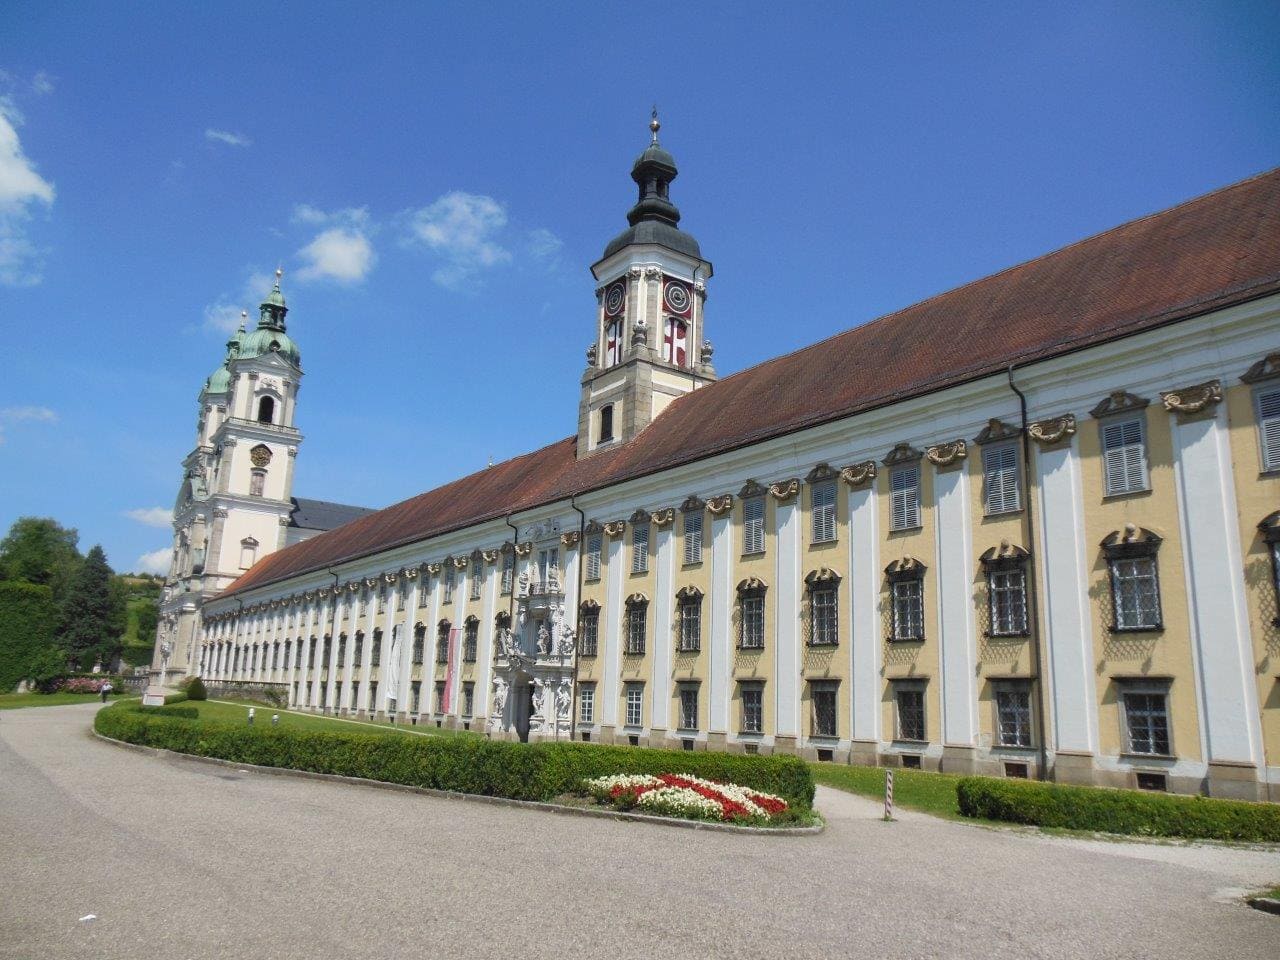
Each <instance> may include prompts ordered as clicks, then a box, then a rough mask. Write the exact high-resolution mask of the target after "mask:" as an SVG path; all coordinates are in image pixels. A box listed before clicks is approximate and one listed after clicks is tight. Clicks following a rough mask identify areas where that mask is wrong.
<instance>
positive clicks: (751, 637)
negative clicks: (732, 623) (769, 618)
mask: <svg viewBox="0 0 1280 960" xmlns="http://www.w3.org/2000/svg"><path fill="white" fill-rule="evenodd" d="M738 646H739V647H741V648H742V649H743V650H763V649H764V590H763V589H747V590H741V591H739V593H738Z"/></svg>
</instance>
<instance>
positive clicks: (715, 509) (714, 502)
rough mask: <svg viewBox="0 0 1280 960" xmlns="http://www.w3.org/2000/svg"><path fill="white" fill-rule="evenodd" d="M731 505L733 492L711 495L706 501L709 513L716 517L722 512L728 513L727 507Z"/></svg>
mask: <svg viewBox="0 0 1280 960" xmlns="http://www.w3.org/2000/svg"><path fill="white" fill-rule="evenodd" d="M732 506H733V494H732V493H725V494H722V495H721V496H718V497H712V498H711V499H710V500H708V501H707V509H708V510H710V511H711V515H712V516H714V517H718V516H720V515H721V514H723V513H728V512H729V508H730V507H732Z"/></svg>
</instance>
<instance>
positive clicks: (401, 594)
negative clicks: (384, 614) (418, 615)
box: [396, 582, 406, 610]
mask: <svg viewBox="0 0 1280 960" xmlns="http://www.w3.org/2000/svg"><path fill="white" fill-rule="evenodd" d="M405 592H406V591H405V587H404V583H403V582H402V583H401V584H400V589H399V590H397V591H396V609H397V610H403V609H404V599H405Z"/></svg>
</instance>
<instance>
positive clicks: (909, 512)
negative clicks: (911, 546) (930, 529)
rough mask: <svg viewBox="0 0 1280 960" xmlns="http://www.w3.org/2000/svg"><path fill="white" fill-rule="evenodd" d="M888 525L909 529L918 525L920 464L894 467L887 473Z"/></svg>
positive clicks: (894, 527)
mask: <svg viewBox="0 0 1280 960" xmlns="http://www.w3.org/2000/svg"><path fill="white" fill-rule="evenodd" d="M889 507H890V514H891V515H890V518H889V526H890V529H893V530H911V529H913V528H915V527H918V526H920V465H919V464H911V465H910V466H906V467H896V468H895V469H894V470H893V472H892V473H891V474H890V475H889Z"/></svg>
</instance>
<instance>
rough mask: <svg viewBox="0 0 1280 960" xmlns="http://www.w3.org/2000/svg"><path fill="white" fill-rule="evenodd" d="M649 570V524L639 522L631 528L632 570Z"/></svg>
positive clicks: (640, 571)
mask: <svg viewBox="0 0 1280 960" xmlns="http://www.w3.org/2000/svg"><path fill="white" fill-rule="evenodd" d="M648 570H649V524H647V523H637V524H635V525H634V526H632V528H631V572H632V573H647V572H648Z"/></svg>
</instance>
